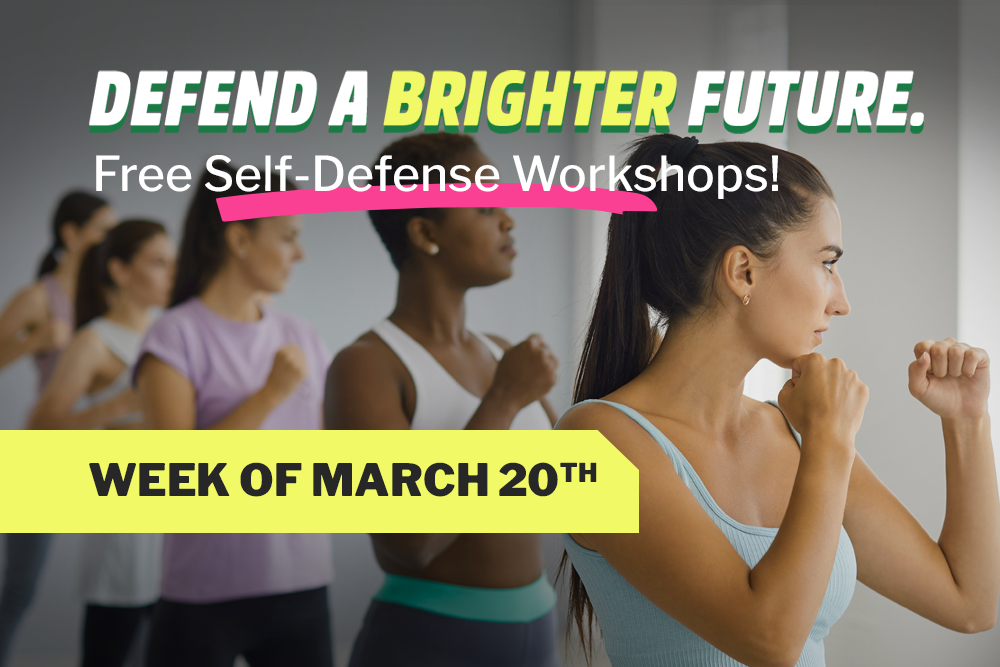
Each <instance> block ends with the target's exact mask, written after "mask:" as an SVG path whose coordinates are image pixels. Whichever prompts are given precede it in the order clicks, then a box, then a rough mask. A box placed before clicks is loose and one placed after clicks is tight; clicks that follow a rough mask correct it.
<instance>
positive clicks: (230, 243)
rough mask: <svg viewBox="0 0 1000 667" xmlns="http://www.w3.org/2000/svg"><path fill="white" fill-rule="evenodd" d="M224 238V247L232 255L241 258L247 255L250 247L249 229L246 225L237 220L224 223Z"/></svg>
mask: <svg viewBox="0 0 1000 667" xmlns="http://www.w3.org/2000/svg"><path fill="white" fill-rule="evenodd" d="M223 237H224V238H225V240H226V248H228V249H229V252H230V253H232V254H233V256H234V257H238V258H240V259H243V258H245V257H246V256H247V253H248V252H249V248H250V230H249V229H248V228H247V226H246V225H243V224H240V223H239V222H231V223H229V224H228V225H226V229H225V231H224V232H223Z"/></svg>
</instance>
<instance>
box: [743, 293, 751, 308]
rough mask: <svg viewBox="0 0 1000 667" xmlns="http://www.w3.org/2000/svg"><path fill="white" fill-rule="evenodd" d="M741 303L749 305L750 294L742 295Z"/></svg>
mask: <svg viewBox="0 0 1000 667" xmlns="http://www.w3.org/2000/svg"><path fill="white" fill-rule="evenodd" d="M743 305H744V306H749V305H750V295H749V294H747V295H746V296H745V297H743Z"/></svg>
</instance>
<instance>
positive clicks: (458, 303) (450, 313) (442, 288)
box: [389, 265, 468, 344]
mask: <svg viewBox="0 0 1000 667" xmlns="http://www.w3.org/2000/svg"><path fill="white" fill-rule="evenodd" d="M467 290H468V288H466V287H462V286H457V285H455V284H454V283H451V282H449V281H448V280H447V279H446V278H445V277H444V276H443V275H440V274H439V273H438V272H434V271H430V270H419V269H416V268H412V267H409V266H407V265H404V266H403V268H402V269H401V270H400V272H399V284H398V287H397V289H396V308H395V310H393V311H392V315H390V316H389V318H390V319H391V320H392V321H393V322H394V323H395V324H397V325H405V326H406V328H410V329H412V330H414V331H417V332H419V333H421V334H423V335H424V336H426V337H427V338H429V339H430V340H432V341H434V342H436V343H442V344H458V343H461V342H462V341H463V340H464V338H465V335H466V331H465V293H466V291H467Z"/></svg>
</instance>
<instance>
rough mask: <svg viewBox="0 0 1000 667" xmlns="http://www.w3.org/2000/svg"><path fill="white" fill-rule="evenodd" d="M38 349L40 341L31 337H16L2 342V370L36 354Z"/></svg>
mask: <svg viewBox="0 0 1000 667" xmlns="http://www.w3.org/2000/svg"><path fill="white" fill-rule="evenodd" d="M38 349H39V345H38V339H37V338H34V337H32V336H30V335H29V336H22V335H14V336H8V337H7V338H5V339H3V340H0V368H4V367H5V366H7V365H8V364H11V363H13V362H15V361H17V360H18V359H20V358H21V357H23V356H24V355H26V354H34V353H35V352H37V351H38Z"/></svg>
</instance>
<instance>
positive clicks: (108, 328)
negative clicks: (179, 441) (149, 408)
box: [73, 317, 142, 424]
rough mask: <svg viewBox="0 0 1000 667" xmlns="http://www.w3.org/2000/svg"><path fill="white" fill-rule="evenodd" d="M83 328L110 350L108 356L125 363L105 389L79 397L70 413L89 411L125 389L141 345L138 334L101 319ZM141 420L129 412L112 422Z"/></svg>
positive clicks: (140, 414) (138, 416) (136, 413)
mask: <svg viewBox="0 0 1000 667" xmlns="http://www.w3.org/2000/svg"><path fill="white" fill-rule="evenodd" d="M87 328H88V329H90V330H91V331H93V332H94V333H95V334H97V337H98V338H100V339H101V342H102V343H104V346H105V347H106V348H108V349H109V350H111V354H113V355H115V356H116V357H118V358H119V359H121V361H122V363H124V364H125V370H123V371H122V372H121V373H120V374H119V375H118V377H116V378H115V380H114V382H112V383H111V384H109V385H108V386H107V387H105V388H103V389H101V390H100V391H95V392H94V393H92V394H85V395H83V396H81V397H80V398H79V400H77V402H76V405H74V406H73V411H74V412H81V411H83V410H87V409H89V408H92V407H94V406H95V405H99V404H101V403H103V402H104V401H107V400H108V399H110V398H114V397H115V396H117V395H118V394H120V393H122V392H123V391H125V390H127V389H129V380H130V378H131V377H132V367H133V366H134V365H135V362H136V357H138V356H139V346H140V345H141V344H142V334H141V333H139V332H138V331H133V330H132V329H129V328H128V327H123V326H122V325H120V324H116V323H114V322H112V321H111V320H108V319H105V318H103V317H98V318H97V319H95V320H92V321H91V322H90V323H89V324H87ZM141 420H142V413H139V412H133V413H132V414H129V415H125V416H123V417H119V418H118V419H116V420H115V422H114V423H115V424H130V423H133V422H137V421H141Z"/></svg>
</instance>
